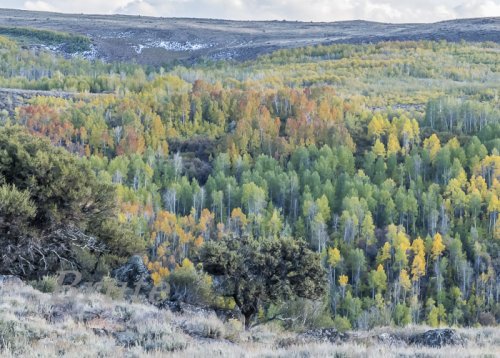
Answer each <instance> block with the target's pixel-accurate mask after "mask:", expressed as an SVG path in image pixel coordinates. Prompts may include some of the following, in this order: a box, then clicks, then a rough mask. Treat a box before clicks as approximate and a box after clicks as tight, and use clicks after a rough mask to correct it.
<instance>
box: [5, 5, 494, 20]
mask: <svg viewBox="0 0 500 358" xmlns="http://www.w3.org/2000/svg"><path fill="white" fill-rule="evenodd" d="M0 7H4V8H17V9H25V10H42V11H57V12H69V13H92V14H116V13H120V14H131V15H138V14H140V15H151V16H164V17H204V18H223V19H235V20H282V19H286V20H303V21H337V20H353V19H363V20H373V21H383V22H433V21H440V20H449V19H456V18H465V17H483V16H500V0H273V1H270V0H0Z"/></svg>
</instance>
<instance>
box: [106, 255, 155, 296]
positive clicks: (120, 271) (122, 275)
mask: <svg viewBox="0 0 500 358" xmlns="http://www.w3.org/2000/svg"><path fill="white" fill-rule="evenodd" d="M112 277H113V278H114V279H115V280H117V281H118V282H119V283H126V284H127V287H129V288H132V289H135V288H136V287H137V285H141V289H140V292H142V293H147V292H149V291H151V289H152V288H153V282H152V280H151V277H150V275H149V270H148V268H147V267H146V265H144V261H143V260H142V257H140V256H139V255H134V256H132V257H131V258H130V259H129V260H128V262H127V263H126V264H124V265H122V266H120V267H118V268H117V269H115V270H114V271H113V272H112Z"/></svg>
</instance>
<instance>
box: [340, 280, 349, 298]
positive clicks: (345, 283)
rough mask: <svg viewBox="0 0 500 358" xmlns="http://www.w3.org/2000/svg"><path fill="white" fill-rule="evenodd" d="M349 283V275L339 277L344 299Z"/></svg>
mask: <svg viewBox="0 0 500 358" xmlns="http://www.w3.org/2000/svg"><path fill="white" fill-rule="evenodd" d="M348 282H349V277H347V275H340V276H339V285H340V288H341V289H342V298H344V297H345V287H346V286H347V283H348Z"/></svg>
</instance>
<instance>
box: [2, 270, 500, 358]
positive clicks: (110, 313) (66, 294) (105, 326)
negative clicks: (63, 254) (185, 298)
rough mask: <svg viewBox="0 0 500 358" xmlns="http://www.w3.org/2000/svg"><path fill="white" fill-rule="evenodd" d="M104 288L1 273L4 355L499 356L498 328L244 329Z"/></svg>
mask: <svg viewBox="0 0 500 358" xmlns="http://www.w3.org/2000/svg"><path fill="white" fill-rule="evenodd" d="M104 285H105V286H106V283H104ZM39 288H40V287H39ZM42 288H43V289H45V290H46V289H48V288H50V287H47V286H43V287H42ZM100 291H102V287H101V290H100ZM106 292H107V294H106V295H105V294H101V293H97V292H96V291H95V290H93V291H92V290H91V289H89V288H87V289H82V288H80V289H78V290H77V289H69V290H64V291H60V292H55V293H42V292H40V291H38V290H36V289H34V288H33V287H31V286H28V285H26V284H24V283H23V282H21V281H20V280H19V279H17V278H15V277H11V276H0V356H2V357H31V356H37V357H53V356H64V357H76V356H78V357H165V356H176V357H207V356H219V357H261V356H266V357H328V356H341V357H379V356H385V357H403V356H404V357H434V356H443V357H444V356H454V357H456V358H458V357H495V356H497V354H498V352H499V351H500V329H498V328H481V329H457V330H454V329H440V330H430V329H429V328H426V327H409V328H406V329H404V330H402V329H394V328H379V329H376V330H373V331H370V332H345V333H341V332H338V331H336V330H334V329H315V330H309V331H305V332H285V331H283V330H282V329H280V328H279V327H278V326H276V325H273V324H268V325H261V326H257V327H254V328H252V329H250V330H248V331H245V330H244V329H243V327H242V324H241V323H240V322H239V321H238V320H237V319H235V318H229V319H228V318H227V317H226V318H221V317H220V316H218V315H217V314H216V312H214V311H211V310H208V309H202V308H199V307H194V306H189V305H178V304H175V305H172V304H169V305H163V307H164V308H163V309H160V308H158V307H156V306H154V305H150V304H147V303H144V302H138V301H136V302H130V301H127V300H124V299H122V298H119V297H116V296H114V295H113V291H112V290H111V291H110V290H107V291H106ZM110 296H113V297H114V298H112V297H110Z"/></svg>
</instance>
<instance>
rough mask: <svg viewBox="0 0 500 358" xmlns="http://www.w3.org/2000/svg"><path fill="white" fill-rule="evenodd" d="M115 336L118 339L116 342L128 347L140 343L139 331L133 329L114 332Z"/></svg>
mask: <svg viewBox="0 0 500 358" xmlns="http://www.w3.org/2000/svg"><path fill="white" fill-rule="evenodd" d="M113 337H114V338H115V340H116V344H118V345H120V346H124V347H127V348H130V347H133V346H135V345H137V344H138V343H139V338H138V337H137V333H135V332H132V331H123V332H113Z"/></svg>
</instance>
